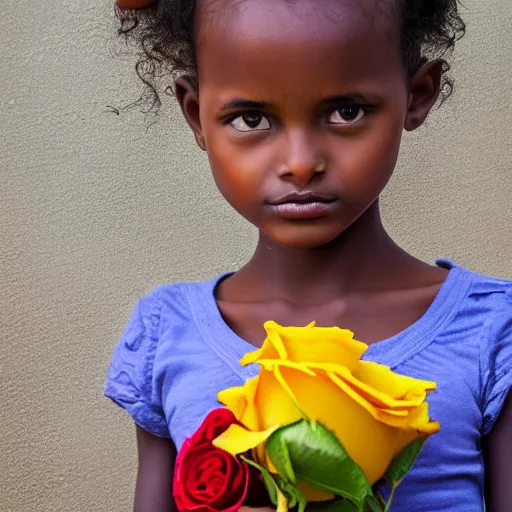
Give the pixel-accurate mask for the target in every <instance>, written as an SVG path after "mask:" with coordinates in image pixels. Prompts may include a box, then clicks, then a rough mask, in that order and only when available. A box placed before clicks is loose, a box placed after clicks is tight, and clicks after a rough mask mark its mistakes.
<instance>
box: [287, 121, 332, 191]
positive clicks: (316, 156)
mask: <svg viewBox="0 0 512 512" xmlns="http://www.w3.org/2000/svg"><path fill="white" fill-rule="evenodd" d="M286 142H287V145H286V149H285V152H284V154H285V161H284V162H283V164H282V166H281V168H280V171H279V176H280V177H281V178H282V179H284V180H287V181H290V182H292V183H293V184H295V185H296V186H297V187H299V188H304V187H305V186H306V185H307V184H308V183H309V182H310V181H311V180H313V179H314V178H315V177H319V175H321V174H323V173H325V171H326V168H327V164H326V160H325V158H324V157H323V155H322V152H321V150H320V148H319V147H318V146H319V144H318V143H317V141H315V138H314V136H313V135H312V134H308V133H306V132H303V131H294V132H293V133H289V134H288V136H287V141H286Z"/></svg>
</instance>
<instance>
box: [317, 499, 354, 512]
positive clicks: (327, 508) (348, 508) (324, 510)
mask: <svg viewBox="0 0 512 512" xmlns="http://www.w3.org/2000/svg"><path fill="white" fill-rule="evenodd" d="M308 512H359V508H358V506H357V505H355V504H354V503H352V502H351V501H349V500H346V499H343V498H342V499H337V500H333V501H327V502H324V503H315V504H313V505H311V504H310V505H308Z"/></svg>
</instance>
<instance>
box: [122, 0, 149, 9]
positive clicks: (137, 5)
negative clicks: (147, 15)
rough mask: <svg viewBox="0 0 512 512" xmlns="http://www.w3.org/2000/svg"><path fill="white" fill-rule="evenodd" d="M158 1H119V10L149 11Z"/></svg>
mask: <svg viewBox="0 0 512 512" xmlns="http://www.w3.org/2000/svg"><path fill="white" fill-rule="evenodd" d="M157 2H158V0H117V7H119V9H147V8H148V7H151V6H152V5H154V4H156V3H157Z"/></svg>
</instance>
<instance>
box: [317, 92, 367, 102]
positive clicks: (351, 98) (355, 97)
mask: <svg viewBox="0 0 512 512" xmlns="http://www.w3.org/2000/svg"><path fill="white" fill-rule="evenodd" d="M323 103H325V104H327V105H339V104H340V103H369V101H368V99H367V98H365V97H364V96H362V95H361V94H359V93H350V94H344V95H343V96H332V97H330V98H326V99H325V100H324V101H323Z"/></svg>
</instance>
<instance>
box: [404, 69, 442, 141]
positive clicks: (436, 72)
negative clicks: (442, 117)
mask: <svg viewBox="0 0 512 512" xmlns="http://www.w3.org/2000/svg"><path fill="white" fill-rule="evenodd" d="M442 74H443V61H441V60H439V59H438V60H434V61H432V62H428V63H427V64H424V65H423V66H422V67H421V68H420V69H418V71H417V72H416V73H415V74H414V76H413V77H412V79H411V81H410V84H409V105H408V108H407V116H406V118H405V124H404V128H405V129H406V130H407V131H413V130H416V128H418V127H419V126H421V125H422V124H423V123H424V122H425V119H426V118H427V116H428V113H429V112H430V110H431V109H432V107H433V106H434V104H435V102H436V101H437V98H438V97H439V93H440V89H441V76H442Z"/></svg>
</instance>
